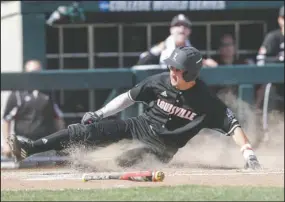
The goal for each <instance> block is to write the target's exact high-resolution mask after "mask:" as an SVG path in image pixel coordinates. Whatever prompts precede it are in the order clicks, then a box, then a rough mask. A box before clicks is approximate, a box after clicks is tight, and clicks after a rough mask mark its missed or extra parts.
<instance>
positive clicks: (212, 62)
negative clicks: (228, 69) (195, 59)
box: [203, 58, 219, 67]
mask: <svg viewBox="0 0 285 202" xmlns="http://www.w3.org/2000/svg"><path fill="white" fill-rule="evenodd" d="M218 65H219V64H218V63H217V62H216V61H215V60H213V59H211V58H208V59H204V60H203V66H204V67H217V66H218Z"/></svg>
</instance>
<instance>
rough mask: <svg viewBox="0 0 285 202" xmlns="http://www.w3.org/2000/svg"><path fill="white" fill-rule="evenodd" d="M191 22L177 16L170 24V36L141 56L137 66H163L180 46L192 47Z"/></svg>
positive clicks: (180, 15)
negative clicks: (190, 38) (165, 60)
mask: <svg viewBox="0 0 285 202" xmlns="http://www.w3.org/2000/svg"><path fill="white" fill-rule="evenodd" d="M191 26H192V23H191V21H190V20H189V19H188V18H187V17H186V16H185V15H183V14H179V15H177V16H175V17H174V18H173V19H172V21H171V23H170V36H169V37H167V39H166V40H164V41H162V42H160V43H158V44H157V45H155V46H153V47H152V48H151V49H150V50H149V51H146V52H143V53H142V54H141V55H140V58H139V61H138V63H137V65H149V64H163V60H164V59H166V58H167V57H168V56H169V55H170V54H171V52H172V51H173V50H174V49H175V48H176V47H178V46H185V45H187V46H190V45H191V44H190V41H189V37H190V35H191Z"/></svg>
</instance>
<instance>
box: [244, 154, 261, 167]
mask: <svg viewBox="0 0 285 202" xmlns="http://www.w3.org/2000/svg"><path fill="white" fill-rule="evenodd" d="M244 167H245V169H252V170H261V166H260V164H259V161H258V160H257V158H256V156H255V155H250V156H249V157H248V159H247V161H246V163H245V166H244Z"/></svg>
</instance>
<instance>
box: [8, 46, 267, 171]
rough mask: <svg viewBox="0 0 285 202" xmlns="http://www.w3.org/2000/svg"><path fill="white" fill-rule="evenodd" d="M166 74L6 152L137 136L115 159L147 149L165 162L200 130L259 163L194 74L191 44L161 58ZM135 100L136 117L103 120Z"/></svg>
mask: <svg viewBox="0 0 285 202" xmlns="http://www.w3.org/2000/svg"><path fill="white" fill-rule="evenodd" d="M164 62H165V63H166V64H167V65H168V68H169V72H165V73H161V74H157V75H153V76H150V77H148V78H146V79H145V80H144V81H142V82H141V83H139V84H137V85H136V86H134V87H133V88H132V89H130V90H129V91H127V92H125V93H123V94H121V95H119V96H118V97H116V98H114V99H113V100H112V101H110V102H109V103H108V104H107V105H106V106H104V107H103V108H101V109H99V110H98V111H95V112H87V113H86V114H85V115H84V116H83V118H82V121H81V123H78V124H72V125H69V126H68V128H67V129H64V130H60V131H58V132H56V133H53V134H51V135H49V136H46V137H44V138H41V139H38V140H36V141H22V140H18V139H17V138H16V136H13V135H12V136H11V140H10V142H9V144H10V146H11V150H12V152H13V154H14V156H15V157H16V159H17V160H18V161H20V160H23V159H24V158H26V157H27V156H29V155H31V154H35V153H39V152H44V151H47V150H52V149H55V150H61V149H63V148H65V147H66V146H67V145H68V144H70V142H79V141H83V142H84V143H86V144H98V143H104V142H110V141H111V142H116V141H118V140H122V139H133V140H138V141H139V142H141V143H142V145H143V146H140V147H137V148H135V149H132V150H128V151H127V152H125V153H124V154H123V155H121V156H120V157H119V158H118V159H117V163H118V165H120V166H132V165H134V164H135V163H137V162H138V161H140V160H141V157H142V155H144V154H146V153H151V154H154V155H155V156H156V157H157V159H158V160H160V161H161V162H164V163H168V162H169V161H170V160H171V159H172V158H173V156H174V155H175V154H176V152H177V151H178V149H179V148H182V147H184V146H185V145H186V143H187V142H188V141H189V140H190V139H191V138H193V137H194V136H195V135H197V134H198V133H199V131H200V130H201V129H203V128H209V129H213V130H217V131H219V132H221V133H223V134H225V135H226V136H230V135H232V137H233V139H234V141H235V142H236V144H237V145H238V146H239V147H240V150H241V153H242V155H243V157H244V159H245V168H251V169H260V168H261V166H260V164H259V162H258V160H257V157H256V155H255V153H254V151H253V149H252V146H251V144H250V142H249V140H248V138H247V137H246V135H245V133H244V132H243V130H242V128H241V126H240V125H239V122H238V120H237V119H236V117H235V116H234V114H233V113H232V111H231V110H230V109H229V108H228V107H227V106H226V105H225V104H224V103H223V102H222V101H221V100H219V99H218V98H217V97H216V95H214V94H212V93H211V92H210V91H209V89H208V87H207V86H206V84H205V83H204V82H203V81H202V80H200V79H199V78H198V76H199V72H200V70H201V67H202V55H201V53H200V52H199V51H198V50H197V49H195V48H194V47H187V46H186V47H179V48H176V49H175V50H174V51H173V52H172V54H171V55H170V57H168V58H167V59H166V60H165V61H164ZM135 102H145V103H147V104H148V106H149V107H148V108H147V109H146V111H145V112H144V113H143V114H141V115H139V116H138V117H132V118H128V119H126V120H103V119H104V118H106V117H108V116H111V115H114V114H116V113H118V112H120V111H122V110H124V109H126V108H127V107H129V106H131V105H132V104H134V103H135Z"/></svg>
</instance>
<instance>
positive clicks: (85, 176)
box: [82, 173, 88, 182]
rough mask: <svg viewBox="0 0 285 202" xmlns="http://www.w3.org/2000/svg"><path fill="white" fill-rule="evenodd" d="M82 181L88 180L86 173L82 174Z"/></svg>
mask: <svg viewBox="0 0 285 202" xmlns="http://www.w3.org/2000/svg"><path fill="white" fill-rule="evenodd" d="M82 181H83V182H87V181H88V179H87V174H86V173H85V174H83V175H82Z"/></svg>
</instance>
